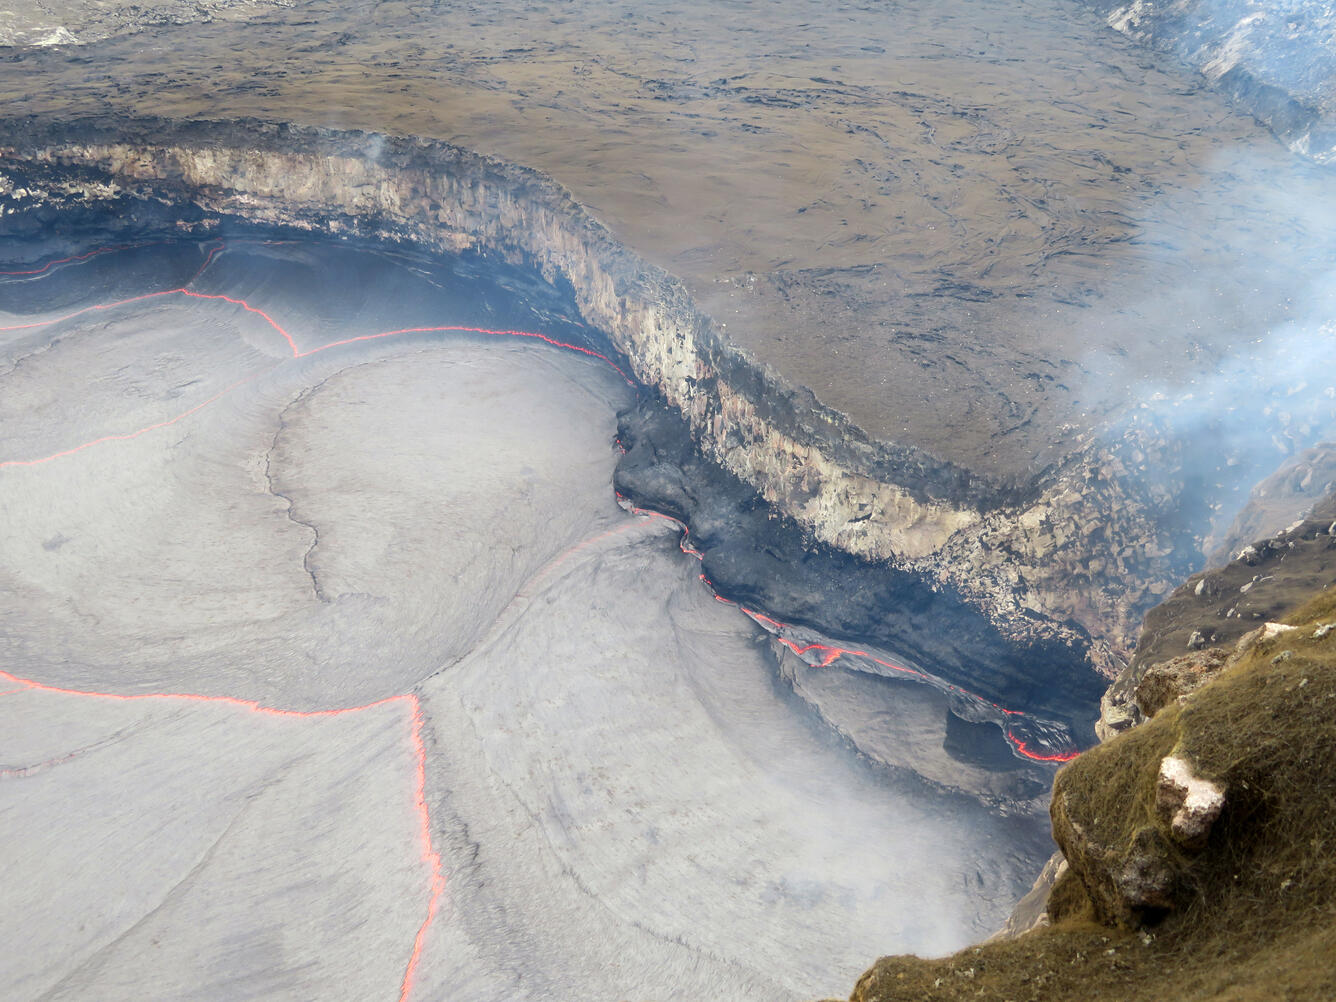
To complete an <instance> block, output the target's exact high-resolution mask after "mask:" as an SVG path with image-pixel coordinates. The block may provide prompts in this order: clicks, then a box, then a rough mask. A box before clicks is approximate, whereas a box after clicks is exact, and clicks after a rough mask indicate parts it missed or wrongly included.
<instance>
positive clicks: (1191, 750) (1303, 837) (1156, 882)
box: [852, 588, 1336, 1002]
mask: <svg viewBox="0 0 1336 1002" xmlns="http://www.w3.org/2000/svg"><path fill="white" fill-rule="evenodd" d="M1283 622H1284V624H1286V625H1288V626H1293V627H1294V629H1275V628H1272V629H1264V630H1261V631H1258V632H1257V633H1256V634H1254V635H1250V636H1249V637H1245V638H1244V640H1243V641H1241V642H1240V643H1239V645H1238V647H1237V648H1236V649H1235V651H1234V652H1232V653H1233V654H1234V656H1233V657H1232V658H1231V659H1230V661H1231V663H1230V664H1228V666H1227V667H1225V668H1224V670H1223V671H1222V672H1221V674H1220V675H1219V676H1218V677H1217V678H1215V679H1214V680H1213V681H1211V682H1209V683H1207V684H1205V685H1204V686H1202V687H1201V688H1199V689H1197V690H1196V691H1195V692H1193V693H1192V694H1190V695H1187V696H1185V697H1184V698H1183V699H1181V700H1177V699H1176V700H1173V701H1170V702H1169V703H1168V704H1166V705H1165V706H1164V707H1163V708H1162V709H1161V710H1160V711H1159V712H1158V713H1157V714H1156V715H1155V716H1154V717H1153V718H1152V719H1151V720H1149V721H1147V722H1146V723H1145V724H1143V725H1142V726H1140V727H1136V728H1134V729H1133V730H1130V731H1128V732H1126V733H1124V734H1122V735H1120V736H1118V737H1116V738H1114V739H1113V740H1111V741H1108V742H1106V743H1105V744H1103V745H1101V746H1099V747H1097V748H1094V749H1091V750H1090V751H1088V752H1086V753H1085V754H1084V755H1082V756H1081V757H1080V758H1079V759H1077V760H1076V761H1074V762H1072V763H1071V764H1070V765H1068V766H1066V767H1065V768H1064V769H1063V770H1062V771H1061V772H1060V773H1059V774H1058V778H1057V780H1056V782H1055V786H1054V799H1053V819H1054V834H1055V837H1056V838H1057V840H1058V842H1059V844H1060V845H1061V846H1062V848H1063V850H1064V852H1065V853H1066V855H1067V859H1068V863H1069V867H1068V869H1067V870H1066V871H1065V873H1064V874H1063V876H1062V877H1060V878H1059V880H1058V882H1057V884H1056V886H1055V887H1054V890H1053V894H1052V896H1051V898H1050V901H1049V906H1048V911H1049V915H1050V919H1051V924H1050V925H1049V926H1047V927H1045V928H1042V929H1039V930H1036V931H1034V932H1031V933H1029V934H1027V935H1024V936H1022V937H1020V938H1018V939H1013V940H1009V941H1002V942H994V943H989V944H986V945H983V946H978V947H973V948H970V949H967V950H965V951H962V952H961V953H958V954H956V955H955V956H952V957H948V958H945V959H941V960H923V959H920V958H917V957H886V958H883V959H882V960H880V961H878V962H877V964H876V965H875V966H874V967H873V968H872V969H871V970H869V971H868V972H867V973H866V974H865V975H864V976H863V978H862V979H861V980H860V981H859V983H858V986H857V988H856V989H855V991H854V993H853V996H852V999H853V1000H855V1002H889V1000H892V999H906V1000H908V999H914V1000H920V999H922V1000H928V999H941V1000H954V999H997V1000H1008V999H1009V1000H1016V1002H1023V1000H1031V999H1033V1000H1043V1002H1063V1000H1074V1002H1075V1000H1080V1002H1099V1000H1105V999H1107V1000H1113V999H1117V1000H1125V999H1181V1000H1189V1002H1190V1000H1199V999H1200V1000H1204V999H1231V1000H1235V999H1236V1000H1251V999H1257V1000H1263V999H1265V1000H1268V1002H1269V1000H1274V999H1296V1000H1298V999H1304V1000H1307V999H1313V1000H1318V999H1331V998H1336V630H1333V629H1324V627H1326V626H1328V625H1329V624H1332V623H1336V588H1328V589H1326V590H1324V591H1322V592H1320V593H1319V595H1318V596H1317V597H1316V598H1314V599H1313V600H1312V601H1310V602H1309V603H1308V604H1306V605H1305V606H1303V607H1302V608H1300V609H1298V610H1297V611H1296V612H1294V613H1293V614H1292V615H1290V616H1287V617H1284V620H1283ZM1166 759H1169V760H1172V761H1171V763H1170V764H1169V765H1168V766H1166V764H1165V763H1166ZM1167 773H1169V774H1173V776H1175V777H1177V778H1176V779H1173V780H1172V781H1170V780H1166V778H1165V777H1166V774H1167ZM1195 782H1200V783H1203V784H1206V786H1204V787H1192V789H1194V790H1196V791H1197V793H1198V799H1197V800H1195V801H1194V800H1192V797H1193V794H1192V793H1191V792H1189V787H1191V784H1192V783H1195ZM1167 786H1172V787H1175V788H1176V789H1178V791H1179V792H1175V793H1167V792H1166V787H1167ZM1207 787H1209V788H1210V789H1214V790H1217V791H1219V792H1220V793H1222V794H1223V803H1222V804H1217V805H1216V807H1215V811H1216V813H1215V814H1214V815H1213V816H1212V817H1210V819H1209V822H1208V823H1206V824H1205V826H1204V831H1198V830H1196V829H1191V830H1187V834H1185V828H1184V826H1185V825H1186V824H1187V821H1186V820H1185V818H1186V814H1185V812H1188V811H1189V807H1190V806H1191V805H1192V804H1194V803H1195V804H1197V805H1198V806H1201V805H1202V804H1206V803H1207V802H1209V801H1210V796H1209V795H1208V793H1207V792H1203V791H1206V789H1207ZM1206 813H1210V812H1209V811H1207V812H1206ZM1199 820H1200V818H1199ZM1188 827H1189V829H1190V826H1188ZM1193 831H1195V832H1196V834H1195V836H1194V835H1193V834H1192V833H1193Z"/></svg>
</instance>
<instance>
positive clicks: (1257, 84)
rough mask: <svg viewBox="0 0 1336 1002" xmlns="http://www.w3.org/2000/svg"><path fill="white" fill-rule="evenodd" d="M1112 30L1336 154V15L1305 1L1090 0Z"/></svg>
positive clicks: (1309, 148)
mask: <svg viewBox="0 0 1336 1002" xmlns="http://www.w3.org/2000/svg"><path fill="white" fill-rule="evenodd" d="M1089 2H1090V4H1091V6H1093V7H1094V8H1095V9H1096V10H1097V11H1099V13H1100V14H1101V15H1102V16H1103V17H1104V18H1105V20H1106V21H1107V23H1108V25H1109V27H1111V28H1113V29H1114V30H1115V31H1121V32H1122V33H1123V34H1125V35H1127V36H1128V37H1129V38H1133V39H1136V40H1137V41H1139V42H1144V43H1146V44H1148V45H1152V46H1154V47H1155V48H1157V49H1161V50H1163V51H1166V52H1170V53H1172V54H1173V55H1175V56H1177V57H1178V58H1179V59H1181V60H1183V61H1184V62H1185V63H1187V64H1188V65H1189V66H1191V67H1192V68H1193V69H1196V70H1197V71H1199V72H1200V73H1201V74H1202V75H1203V76H1205V77H1206V78H1207V79H1208V80H1210V81H1211V82H1212V83H1213V84H1214V85H1215V86H1216V87H1218V88H1220V90H1222V91H1224V92H1225V93H1226V94H1228V95H1229V97H1230V98H1231V99H1232V100H1233V101H1234V102H1235V103H1236V104H1237V105H1238V106H1239V107H1241V108H1242V109H1243V110H1244V111H1246V112H1248V113H1249V114H1250V115H1252V116H1253V117H1255V118H1256V119H1257V120H1258V121H1259V122H1261V123H1262V124H1264V125H1266V126H1267V127H1268V128H1269V129H1271V131H1272V132H1274V133H1275V134H1276V136H1277V137H1279V138H1280V139H1282V140H1284V141H1285V143H1286V144H1288V145H1289V147H1290V149H1292V150H1294V151H1295V152H1296V153H1299V154H1302V155H1304V156H1307V157H1311V158H1312V159H1314V160H1316V161H1318V162H1319V163H1329V162H1331V161H1332V160H1334V159H1336V99H1334V98H1333V96H1332V95H1333V92H1332V88H1331V82H1332V79H1333V78H1334V77H1336V44H1334V43H1333V38H1336V34H1333V29H1336V14H1333V12H1332V7H1331V5H1330V4H1325V3H1315V2H1311V0H1300V2H1291V3H1285V4H1257V3H1249V2H1248V0H1210V2H1208V0H1188V2H1185V3H1163V2H1156V0H1134V2H1132V3H1126V2H1123V0H1089Z"/></svg>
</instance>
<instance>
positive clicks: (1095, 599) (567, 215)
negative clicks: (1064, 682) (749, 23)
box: [0, 120, 1190, 673]
mask: <svg viewBox="0 0 1336 1002" xmlns="http://www.w3.org/2000/svg"><path fill="white" fill-rule="evenodd" d="M0 156H3V159H2V160H0V199H2V200H3V203H2V207H3V213H4V215H3V220H2V221H0V236H4V235H10V236H14V235H19V234H21V232H22V230H23V228H24V227H25V226H36V225H45V222H44V221H49V220H50V219H51V218H54V217H53V213H56V212H58V211H62V210H76V209H85V210H104V211H105V210H109V211H112V212H115V213H117V214H118V215H119V218H120V219H121V220H122V221H123V223H124V225H125V226H126V227H135V226H142V225H145V224H144V222H143V221H144V220H146V219H148V218H149V217H152V219H153V220H155V221H156V222H155V223H154V225H166V224H168V223H170V225H173V226H175V227H176V228H177V229H186V230H190V231H195V232H207V231H208V230H209V229H211V228H216V227H218V226H220V225H223V224H224V223H225V221H226V220H227V219H237V220H244V221H247V222H250V223H260V224H272V225H275V226H283V227H293V228H299V229H304V230H310V231H320V232H326V233H330V234H335V235H347V236H355V237H357V238H365V239H373V240H383V241H390V242H397V243H402V244H411V245H413V246H416V247H419V248H422V249H423V250H426V251H429V252H430V251H440V250H451V251H477V252H480V253H484V254H491V255H496V256H498V257H500V258H502V259H504V260H506V261H507V262H509V263H512V264H519V265H524V266H528V267H532V268H534V269H536V270H537V271H538V272H540V273H541V274H542V275H543V276H544V277H545V278H546V279H548V280H549V281H551V282H554V283H556V284H558V285H561V286H565V285H569V287H570V289H571V290H573V293H574V297H575V300H576V302H577V304H578V306H579V309H580V311H581V313H582V315H583V317H584V320H585V321H586V322H587V323H588V324H589V325H590V326H591V327H594V328H597V329H598V330H600V331H602V332H604V333H605V334H606V336H607V338H608V339H609V341H610V342H611V346H612V347H613V348H614V349H615V350H616V351H617V352H619V353H620V354H622V355H623V356H624V357H625V359H626V361H627V362H628V364H629V366H630V368H631V370H632V371H633V373H634V375H635V376H636V377H637V378H638V379H639V380H640V381H641V382H643V383H644V384H645V385H646V386H648V387H651V388H652V389H653V390H654V391H655V392H656V393H657V394H659V395H660V396H661V397H662V398H663V399H664V400H665V401H666V402H667V403H668V404H669V405H670V406H671V407H672V408H674V409H675V410H677V411H679V412H680V413H681V414H682V415H683V417H684V418H685V419H686V421H687V422H688V423H689V425H690V428H691V430H692V434H693V436H694V437H695V440H696V441H697V443H698V445H699V447H700V449H701V450H702V452H703V453H704V454H705V455H706V456H708V457H709V458H711V459H713V460H715V461H717V462H718V463H719V464H720V465H721V466H722V467H723V468H724V469H726V470H727V471H729V472H730V473H732V474H735V475H736V476H738V477H739V478H741V479H742V480H743V481H745V482H746V483H748V484H750V485H751V486H752V487H754V488H755V490H756V491H757V492H758V493H759V494H760V496H761V497H763V498H764V499H765V500H766V501H767V502H769V503H770V504H771V505H773V506H774V507H775V508H776V509H777V510H778V511H779V512H780V513H782V514H783V515H786V516H788V517H790V518H791V519H793V520H794V522H796V523H797V524H798V525H799V526H801V527H802V528H803V530H804V531H805V532H807V533H810V535H811V537H812V538H813V539H814V540H818V541H821V542H823V543H826V544H829V545H831V546H833V547H835V548H837V549H839V550H842V551H844V552H846V553H848V554H851V555H853V556H855V557H858V558H862V559H865V560H867V561H870V562H874V563H885V564H889V565H892V566H894V567H896V568H898V569H901V570H905V571H909V572H911V573H915V574H918V575H921V576H922V577H923V578H924V580H925V581H926V582H927V583H928V584H929V585H930V586H931V587H933V588H934V589H940V590H946V591H952V592H955V593H958V595H959V596H960V597H961V598H962V599H963V600H964V601H966V602H967V603H968V604H970V605H972V606H974V607H975V608H977V609H978V610H980V611H982V612H983V613H984V614H985V615H986V616H987V617H988V618H989V620H990V621H991V622H992V623H994V624H995V626H996V627H997V628H998V630H999V631H1000V632H1001V633H1002V634H1003V635H1004V636H1005V637H1007V638H1008V639H1009V640H1010V641H1011V642H1013V643H1014V644H1016V645H1017V646H1018V647H1026V646H1030V645H1034V644H1037V643H1042V644H1046V645H1050V646H1051V645H1052V643H1053V642H1055V641H1057V642H1060V643H1063V644H1067V645H1070V647H1071V648H1072V649H1073V651H1074V653H1075V654H1076V655H1077V656H1078V657H1085V658H1088V659H1089V661H1090V662H1091V664H1092V665H1094V666H1095V667H1096V668H1098V669H1100V670H1102V671H1103V672H1105V673H1111V672H1113V671H1115V670H1116V669H1117V668H1118V667H1119V666H1120V664H1121V663H1122V662H1123V660H1124V659H1125V655H1126V653H1127V650H1128V648H1129V645H1130V642H1131V640H1132V638H1133V636H1134V632H1135V628H1136V625H1137V623H1138V621H1139V617H1140V615H1141V614H1142V613H1143V612H1144V610H1145V609H1146V608H1147V607H1148V606H1149V605H1151V604H1154V602H1155V601H1157V600H1158V599H1159V597H1161V596H1162V595H1164V594H1165V593H1166V592H1167V591H1168V589H1169V587H1170V585H1171V583H1172V582H1174V581H1176V580H1178V579H1180V578H1181V577H1182V576H1183V575H1184V573H1185V571H1186V568H1185V567H1184V566H1183V562H1184V559H1185V557H1184V555H1183V548H1182V547H1179V548H1176V547H1175V545H1174V539H1175V533H1176V532H1178V531H1181V530H1180V529H1179V528H1176V522H1175V513H1176V512H1177V510H1178V504H1179V501H1178V496H1177V489H1176V488H1177V486H1180V485H1177V484H1176V481H1175V479H1174V477H1173V475H1172V472H1170V473H1169V474H1168V475H1159V476H1154V477H1147V476H1145V475H1144V474H1145V472H1146V470H1147V469H1149V468H1150V467H1152V466H1156V465H1158V466H1159V467H1160V468H1161V471H1162V472H1164V471H1172V470H1174V469H1176V468H1177V461H1176V458H1175V456H1174V455H1173V449H1172V447H1171V446H1168V445H1164V444H1162V443H1157V442H1156V441H1154V440H1153V437H1147V436H1142V437H1141V438H1137V437H1136V436H1130V435H1129V437H1128V438H1127V439H1126V440H1125V441H1124V442H1121V443H1119V444H1118V445H1116V446H1115V447H1106V446H1104V445H1100V444H1098V443H1096V442H1095V441H1093V439H1092V440H1091V441H1089V442H1088V443H1087V444H1086V445H1085V446H1084V447H1082V448H1080V449H1078V450H1077V451H1075V452H1074V453H1072V454H1070V455H1069V456H1068V457H1067V458H1066V459H1065V460H1063V461H1062V462H1061V464H1060V465H1058V466H1054V467H1050V468H1048V469H1046V470H1044V471H1042V472H1040V473H1039V474H1038V475H1037V476H1034V477H1032V478H1030V479H1028V480H1024V481H1012V482H1002V481H1001V480H1000V479H997V478H992V477H988V476H982V475H979V474H977V473H975V472H972V471H970V470H968V469H965V468H962V467H960V466H958V465H954V464H952V463H950V462H946V461H942V460H939V459H937V458H936V457H934V456H932V455H930V454H928V453H926V452H924V451H922V450H919V449H915V448H910V447H903V446H899V445H897V444H896V443H894V442H886V441H878V440H874V439H872V438H871V437H870V436H868V435H867V434H866V433H864V432H863V431H862V430H861V429H860V428H858V427H857V426H856V425H854V424H853V423H852V422H851V421H849V420H848V419H847V418H846V417H844V416H843V415H842V414H840V413H838V412H836V411H834V410H832V409H830V408H828V407H825V406H823V405H822V404H821V403H820V402H819V401H818V400H817V399H816V398H815V397H814V396H813V395H812V394H811V393H810V391H807V390H806V389H804V388H802V387H800V386H793V385H791V384H789V383H787V382H786V381H784V380H783V379H781V378H780V377H778V376H777V375H776V374H775V373H774V372H773V371H771V370H769V369H768V368H766V367H764V366H760V365H757V364H756V363H754V362H753V361H752V360H751V359H750V358H749V357H748V356H747V355H745V354H744V353H743V352H741V351H739V350H738V349H737V348H735V347H733V346H732V345H730V344H729V343H728V342H727V340H726V339H725V337H724V336H723V335H722V334H721V331H720V329H719V327H718V326H717V325H716V324H715V323H714V321H712V320H711V319H710V318H709V317H707V316H706V315H704V314H703V313H702V312H701V311H700V310H699V309H698V308H696V306H695V305H694V304H693V302H692V301H691V299H690V297H689V296H688V294H687V293H686V291H685V290H684V289H683V287H682V286H681V285H680V284H679V283H678V282H677V281H676V280H675V279H674V278H673V277H672V276H670V275H668V274H666V273H664V272H663V271H661V270H659V269H657V268H655V267H653V266H650V265H648V264H646V263H645V262H644V261H642V260H641V259H639V258H638V257H637V256H636V255H634V254H633V253H631V252H630V251H628V250H626V249H625V248H624V247H623V246H621V245H620V244H619V243H618V242H617V240H616V239H615V237H614V236H613V235H612V234H611V233H610V232H609V231H608V230H607V229H606V228H605V227H603V226H602V225H601V224H600V223H599V222H598V221H597V220H595V219H594V218H592V216H591V215H590V214H589V213H587V212H586V211H585V210H584V209H583V208H582V207H581V206H580V205H579V204H577V203H576V202H575V200H574V199H573V198H572V197H571V196H570V194H569V193H568V192H567V191H566V190H565V189H563V188H562V187H561V186H560V185H558V184H557V183H555V182H554V181H552V180H551V179H549V178H547V177H546V176H544V175H542V174H540V173H538V172H535V171H533V170H530V169H527V168H523V167H519V166H516V165H512V164H508V163H504V162H501V161H498V160H495V159H491V158H488V157H484V156H480V155H477V154H474V153H472V152H469V151H467V150H463V149H460V148H458V147H454V146H450V145H448V144H445V143H441V142H436V141H429V140H421V139H406V138H392V137H387V136H381V135H375V134H369V133H360V132H352V133H349V132H338V131H332V130H321V129H313V128H299V127H292V126H283V125H273V124H268V123H260V122H254V121H245V122H239V123H238V122H232V123H204V122H197V123H169V122H163V121H153V120H137V121H133V122H127V123H122V124H117V125H115V126H109V125H106V124H104V123H70V124H67V125H60V126H35V125H34V124H33V123H32V122H30V121H11V122H9V123H7V124H2V125H0ZM137 220H138V221H137ZM1188 559H1190V557H1189V558H1188Z"/></svg>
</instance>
